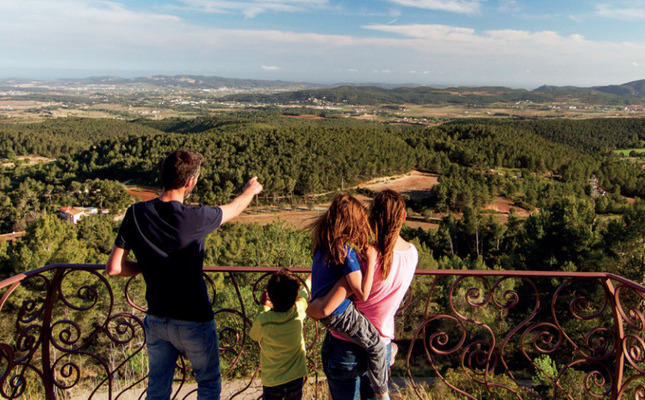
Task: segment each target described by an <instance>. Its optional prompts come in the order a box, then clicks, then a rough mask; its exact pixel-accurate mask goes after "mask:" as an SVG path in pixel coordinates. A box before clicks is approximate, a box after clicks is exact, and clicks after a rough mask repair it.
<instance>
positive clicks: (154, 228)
mask: <svg viewBox="0 0 645 400" xmlns="http://www.w3.org/2000/svg"><path fill="white" fill-rule="evenodd" d="M221 223H222V209H221V208H219V207H215V208H211V207H206V206H186V205H184V204H182V203H181V202H178V201H168V202H165V201H161V200H159V199H158V198H157V199H154V200H150V201H146V202H141V203H136V204H134V205H133V206H131V207H130V208H128V210H127V211H126V213H125V217H124V218H123V222H122V224H121V228H120V229H119V234H118V236H117V238H116V240H115V242H114V244H115V245H116V246H117V247H120V248H122V249H125V250H132V251H133V252H134V254H135V256H136V257H137V264H138V267H139V269H140V270H141V273H142V274H143V278H144V279H145V281H146V300H147V301H148V313H149V314H151V315H156V316H159V317H168V318H174V319H179V320H185V321H195V322H205V321H209V320H212V319H213V311H212V308H211V305H210V301H209V299H208V292H207V290H206V284H205V283H204V278H203V276H202V268H203V266H204V238H205V237H206V235H208V234H209V233H210V232H212V231H213V230H215V229H216V228H217V227H218V226H220V224H221Z"/></svg>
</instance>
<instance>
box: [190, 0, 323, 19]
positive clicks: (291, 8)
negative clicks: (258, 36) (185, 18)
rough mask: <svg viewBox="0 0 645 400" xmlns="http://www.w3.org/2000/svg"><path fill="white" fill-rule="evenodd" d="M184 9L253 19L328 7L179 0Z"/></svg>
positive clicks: (308, 1) (293, 0)
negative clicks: (264, 15) (263, 14)
mask: <svg viewBox="0 0 645 400" xmlns="http://www.w3.org/2000/svg"><path fill="white" fill-rule="evenodd" d="M180 2H181V3H182V4H184V6H185V7H187V8H189V9H192V10H196V11H200V12H207V13H235V12H239V13H242V14H244V16H245V17H247V18H253V17H255V16H257V15H259V14H262V13H265V12H271V11H272V12H297V11H304V10H309V9H320V8H324V7H327V6H328V3H329V1H328V0H245V1H226V0H180Z"/></svg>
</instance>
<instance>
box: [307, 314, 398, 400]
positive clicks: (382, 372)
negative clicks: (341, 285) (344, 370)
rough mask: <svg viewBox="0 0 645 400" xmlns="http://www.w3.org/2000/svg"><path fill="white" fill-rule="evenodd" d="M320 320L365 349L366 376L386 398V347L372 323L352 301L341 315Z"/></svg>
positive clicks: (376, 391)
mask: <svg viewBox="0 0 645 400" xmlns="http://www.w3.org/2000/svg"><path fill="white" fill-rule="evenodd" d="M320 322H322V323H323V325H325V326H326V327H327V328H329V329H332V330H333V331H335V332H338V333H340V334H341V335H343V336H345V337H347V338H348V339H350V340H352V341H353V342H354V343H356V344H357V345H359V346H361V347H362V348H363V349H365V351H366V352H367V355H368V376H369V378H370V381H371V382H372V387H373V388H374V392H375V393H376V395H377V397H379V398H387V393H388V386H387V371H388V366H387V365H386V364H387V360H386V358H387V354H386V351H387V348H386V346H385V343H384V342H383V340H381V335H380V334H379V332H378V330H377V329H376V328H375V327H374V325H372V323H371V322H370V321H369V320H368V319H367V318H365V316H364V315H363V314H361V312H360V311H358V310H357V309H356V307H355V306H354V303H352V302H350V303H349V306H348V307H347V310H345V312H344V313H342V314H341V315H330V316H329V317H327V318H323V319H321V320H320Z"/></svg>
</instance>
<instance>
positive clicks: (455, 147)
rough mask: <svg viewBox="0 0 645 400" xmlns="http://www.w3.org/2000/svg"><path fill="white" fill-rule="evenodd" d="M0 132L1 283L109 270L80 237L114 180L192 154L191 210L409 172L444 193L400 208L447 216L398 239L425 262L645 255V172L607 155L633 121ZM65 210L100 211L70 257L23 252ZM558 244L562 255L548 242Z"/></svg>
mask: <svg viewBox="0 0 645 400" xmlns="http://www.w3.org/2000/svg"><path fill="white" fill-rule="evenodd" d="M0 137H1V138H2V140H1V141H0V143H1V144H0V156H1V157H3V158H5V159H6V160H7V161H12V160H13V161H15V162H14V163H13V165H11V164H6V166H4V167H2V170H0V215H1V216H2V218H1V219H0V233H10V232H12V231H22V230H27V236H26V238H25V240H23V241H19V242H17V243H15V244H14V245H11V244H7V243H2V244H1V245H0V246H2V248H1V249H0V262H1V264H0V265H1V266H2V267H1V271H2V277H7V276H9V275H11V274H14V273H17V272H21V271H24V270H25V269H27V268H35V267H38V266H42V265H44V264H46V263H51V262H72V261H76V262H81V261H84V262H102V261H104V260H105V257H106V254H107V253H108V251H109V249H110V245H109V244H106V243H104V242H101V243H95V242H94V240H96V238H92V235H90V232H91V231H93V230H96V229H103V230H105V231H106V232H111V234H110V235H100V236H101V238H102V239H103V241H105V240H107V242H108V243H109V240H108V236H110V237H113V236H114V231H115V229H116V225H118V224H115V223H113V222H112V221H111V215H113V214H115V213H118V212H122V211H123V210H124V209H125V208H127V206H128V205H129V204H130V203H131V202H132V199H131V196H129V194H128V193H127V191H126V190H125V187H124V185H123V184H124V183H128V184H138V185H148V186H155V185H158V176H157V174H158V164H159V162H160V160H161V159H162V158H163V157H164V156H165V155H166V154H167V153H169V152H170V151H172V150H174V149H177V148H179V147H188V148H192V149H196V150H198V151H200V152H202V154H203V155H204V157H205V162H204V165H203V168H202V175H201V178H200V184H199V185H198V186H197V188H196V189H195V192H194V198H191V201H195V202H201V203H204V204H209V205H216V204H220V203H223V202H227V201H229V200H231V199H232V198H233V197H234V196H235V195H236V194H237V193H238V192H239V190H240V188H241V187H242V185H243V184H244V182H245V181H246V180H248V179H249V178H250V177H252V176H255V175H257V176H258V178H259V180H260V181H261V182H262V183H263V185H264V192H263V193H262V195H261V196H260V198H259V199H258V202H259V203H258V204H266V205H289V204H298V203H303V202H304V203H312V202H314V201H319V200H321V199H324V198H325V197H324V196H322V197H319V195H320V194H324V193H332V194H333V192H335V191H337V190H340V189H341V188H343V187H348V186H351V185H353V184H357V183H359V182H362V181H364V180H367V179H370V178H374V177H379V176H388V175H392V174H399V173H404V172H407V171H409V170H411V169H414V168H416V169H419V170H422V171H427V172H433V173H437V174H439V185H437V186H435V187H434V188H433V190H432V195H431V196H429V197H427V198H425V199H424V200H415V201H410V202H409V204H408V206H409V207H410V209H411V210H412V211H414V212H418V213H421V214H422V215H432V214H433V213H437V212H444V213H445V212H448V214H447V215H446V216H445V217H443V219H442V221H441V224H440V226H439V229H437V230H430V231H413V230H410V231H408V232H406V235H408V237H410V238H412V237H414V238H415V239H416V240H419V242H420V243H421V244H422V245H423V246H424V250H425V251H427V256H428V257H427V259H428V260H429V261H428V263H429V264H428V266H427V267H437V266H440V267H448V266H455V265H468V263H471V262H475V261H476V260H478V259H481V260H482V261H483V263H484V264H485V265H486V266H487V267H488V268H497V267H502V268H509V269H525V268H527V269H555V270H557V269H562V268H569V269H571V268H573V269H575V270H579V271H599V270H611V271H614V272H617V273H620V274H624V275H625V276H626V277H629V278H632V279H637V280H640V279H641V278H642V277H641V276H634V274H639V273H640V272H637V271H641V270H642V268H635V267H636V266H642V262H643V259H642V256H643V254H642V250H643V249H642V245H641V244H642V237H643V226H642V222H643V218H644V216H643V203H642V200H641V199H642V198H644V197H645V169H643V166H642V164H641V163H638V162H634V161H633V160H626V159H625V158H624V157H621V156H620V155H619V154H617V153H615V152H614V150H616V149H621V148H629V149H634V148H640V147H642V143H644V141H645V120H643V119H598V120H594V119H588V120H553V119H551V120H532V121H511V120H509V121H500V120H494V121H493V120H478V121H474V122H473V121H471V122H467V121H453V122H447V123H444V124H442V125H440V126H436V127H427V128H423V127H419V126H404V125H389V124H382V123H376V122H366V121H359V120H354V119H348V118H342V117H334V116H331V117H326V118H324V119H317V120H307V119H294V118H284V116H283V115H282V114H281V113H280V112H279V111H278V110H271V109H268V110H261V111H244V112H234V113H223V114H218V115H214V116H209V117H202V118H197V119H172V120H162V121H152V120H132V121H121V120H91V119H78V118H68V119H56V120H49V121H44V122H41V123H29V124H11V123H9V122H4V123H2V124H0ZM25 155H39V156H45V157H50V158H52V159H53V160H54V161H52V162H49V163H42V164H37V165H27V164H26V163H22V162H21V161H20V160H18V157H20V156H25ZM592 178H593V179H595V182H597V183H596V186H597V187H596V188H594V186H593V185H592V184H590V180H591V179H592ZM599 190H601V191H602V193H601V194H600V193H599V192H598V191H599ZM368 194H369V193H368ZM314 196H316V197H314ZM497 196H505V197H507V198H509V199H511V200H512V201H514V202H515V203H516V204H518V205H520V206H522V207H523V208H525V209H527V210H530V211H533V213H532V214H531V216H530V217H528V218H525V219H520V218H516V217H514V216H511V219H510V221H509V222H508V224H500V223H498V222H496V221H494V220H493V219H492V217H491V216H490V215H487V213H486V212H485V211H484V210H483V208H484V206H486V205H487V204H489V203H490V202H491V201H492V200H493V199H494V198H496V197H497ZM628 199H630V200H628ZM61 206H92V207H98V208H101V209H105V210H109V211H110V213H111V214H110V215H108V216H99V217H96V218H95V219H96V221H93V222H92V223H93V224H97V226H96V227H94V228H92V229H86V230H83V229H81V228H82V226H83V224H80V225H79V226H69V227H62V228H61V229H63V228H64V229H66V230H69V231H70V232H69V234H70V235H73V236H75V237H76V238H77V239H78V240H79V245H80V246H81V249H79V251H75V252H73V253H74V257H75V258H74V260H71V259H69V260H68V259H66V258H65V257H64V256H62V255H61V254H58V255H54V254H52V257H51V259H47V258H38V257H26V256H23V257H20V256H18V254H25V253H29V252H34V251H35V250H34V249H31V248H30V246H31V244H30V243H32V240H31V238H30V235H36V236H38V237H42V233H38V232H37V231H38V230H39V229H42V228H40V226H42V225H43V224H44V225H48V224H60V223H61V222H62V221H56V220H55V218H52V216H55V215H56V214H57V210H58V209H59V208H60V207H61ZM460 216H461V217H460ZM104 220H105V221H104ZM87 223H90V222H89V221H88V222H87ZM98 225H101V227H98ZM88 235H89V236H88ZM62 236H64V235H62ZM58 237H61V235H56V237H55V238H51V240H56V239H57V238H58ZM564 238H567V240H566V242H567V244H566V248H564V249H558V248H557V243H561V242H562V239H564ZM554 244H556V245H555V246H554ZM619 247H620V249H619ZM626 247H629V251H626V250H627V249H626ZM25 258H29V259H30V260H32V261H30V263H27V264H25V261H23V260H24V259H25ZM33 260H38V261H37V262H36V261H33ZM209 262H211V263H213V264H221V262H222V261H221V260H218V259H213V260H209ZM232 262H233V260H231V261H230V262H229V264H230V263H232ZM38 263H40V264H41V265H38ZM247 263H248V262H247V260H244V259H240V260H235V264H237V265H245V264H247ZM455 263H457V264H455Z"/></svg>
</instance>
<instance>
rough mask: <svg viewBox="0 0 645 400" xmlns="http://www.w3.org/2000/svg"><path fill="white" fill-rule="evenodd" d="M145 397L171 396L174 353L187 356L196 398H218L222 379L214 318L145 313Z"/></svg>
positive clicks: (174, 364) (175, 355)
mask: <svg viewBox="0 0 645 400" xmlns="http://www.w3.org/2000/svg"><path fill="white" fill-rule="evenodd" d="M143 326H144V328H145V331H146V347H147V349H148V371H149V372H148V391H147V397H146V399H148V400H157V399H160V400H161V399H163V400H167V399H170V395H171V393H172V381H173V376H174V373H175V366H176V363H177V356H178V355H179V354H180V353H182V354H184V355H185V356H186V358H188V360H189V361H190V363H191V364H192V367H193V371H194V372H195V380H196V381H197V398H198V399H199V400H211V399H219V396H220V392H221V390H222V382H221V378H220V370H219V343H218V340H217V327H216V326H215V321H208V322H191V321H180V320H176V319H172V318H162V317H157V316H154V315H146V317H145V319H144V321H143Z"/></svg>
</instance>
